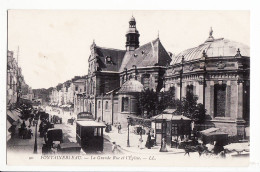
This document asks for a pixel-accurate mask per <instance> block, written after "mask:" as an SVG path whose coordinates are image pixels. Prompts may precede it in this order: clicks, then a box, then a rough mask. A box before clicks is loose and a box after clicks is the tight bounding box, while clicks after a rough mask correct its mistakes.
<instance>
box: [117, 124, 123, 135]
mask: <svg viewBox="0 0 260 172" xmlns="http://www.w3.org/2000/svg"><path fill="white" fill-rule="evenodd" d="M121 128H122V127H121V124H120V122H119V124H118V126H117V129H118V133H119V134H121Z"/></svg>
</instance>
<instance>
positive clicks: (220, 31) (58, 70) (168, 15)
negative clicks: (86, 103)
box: [8, 10, 250, 89]
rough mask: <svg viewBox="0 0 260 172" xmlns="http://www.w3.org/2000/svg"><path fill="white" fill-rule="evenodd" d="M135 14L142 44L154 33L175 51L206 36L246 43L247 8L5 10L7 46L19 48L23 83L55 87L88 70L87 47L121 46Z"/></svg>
mask: <svg viewBox="0 0 260 172" xmlns="http://www.w3.org/2000/svg"><path fill="white" fill-rule="evenodd" d="M132 15H133V16H134V17H135V19H136V22H137V29H138V31H139V33H140V38H139V41H140V45H143V44H145V43H148V42H150V41H152V40H154V39H156V38H157V36H158V33H159V37H160V40H161V42H162V44H163V46H164V47H165V49H166V50H167V51H169V52H172V53H173V54H176V55H177V54H178V53H180V52H181V51H183V50H185V49H188V48H192V47H195V46H198V45H200V44H202V43H203V42H204V41H205V40H206V39H207V38H208V36H209V30H210V27H212V29H213V37H214V38H226V39H229V40H233V41H236V42H241V43H244V44H246V45H248V46H250V13H249V11H126V10H125V11H112V10H111V11H101V10H96V11H94V10H9V12H8V50H11V51H14V53H15V57H17V50H18V46H19V53H18V57H19V58H18V63H19V66H21V68H22V73H23V75H24V78H25V82H26V83H27V84H28V85H29V86H31V87H32V88H33V89H36V88H49V87H54V86H56V85H57V84H58V83H62V82H65V81H66V80H69V79H71V78H73V77H74V76H82V75H86V74H87V71H88V57H89V55H90V46H91V44H92V42H93V40H95V43H96V44H97V45H98V46H101V47H108V48H115V49H123V50H124V49H125V40H126V39H125V34H126V31H127V29H128V25H129V24H128V21H129V19H130V18H131V16H132Z"/></svg>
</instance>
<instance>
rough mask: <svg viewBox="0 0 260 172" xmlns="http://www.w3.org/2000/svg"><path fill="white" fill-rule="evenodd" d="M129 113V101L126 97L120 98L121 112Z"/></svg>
mask: <svg viewBox="0 0 260 172" xmlns="http://www.w3.org/2000/svg"><path fill="white" fill-rule="evenodd" d="M127 111H129V99H128V97H122V112H127Z"/></svg>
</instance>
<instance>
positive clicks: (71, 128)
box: [7, 107, 112, 154]
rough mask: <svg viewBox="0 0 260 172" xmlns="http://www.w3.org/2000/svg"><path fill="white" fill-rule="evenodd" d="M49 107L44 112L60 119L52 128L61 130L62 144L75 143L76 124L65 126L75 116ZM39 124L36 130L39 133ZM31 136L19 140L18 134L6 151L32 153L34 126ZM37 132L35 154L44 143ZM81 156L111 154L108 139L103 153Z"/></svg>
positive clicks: (40, 149)
mask: <svg viewBox="0 0 260 172" xmlns="http://www.w3.org/2000/svg"><path fill="white" fill-rule="evenodd" d="M51 109H52V108H51V107H46V109H45V111H46V112H47V113H49V114H50V115H57V116H59V117H61V118H62V124H55V125H54V128H58V129H62V132H63V142H64V143H69V142H77V141H76V123H75V122H74V124H73V125H71V124H67V120H68V119H70V118H71V117H76V116H75V115H73V114H72V115H70V113H69V112H66V111H64V112H62V111H61V113H60V114H59V113H58V112H55V111H52V110H51ZM25 123H26V126H28V125H29V122H28V121H26V122H25ZM39 124H40V121H39V123H38V128H37V130H38V131H39ZM31 129H32V132H33V136H32V138H31V139H21V138H19V137H18V134H17V135H16V136H15V137H14V138H11V139H10V140H9V141H8V143H7V150H8V151H10V152H15V153H29V154H30V153H33V151H34V144H35V126H31ZM38 131H37V153H38V154H40V153H41V152H42V145H43V144H44V143H45V142H44V138H41V137H40V134H39V132H38ZM81 154H112V143H111V142H110V141H109V140H108V139H104V150H103V152H93V151H92V152H89V151H84V150H82V151H81Z"/></svg>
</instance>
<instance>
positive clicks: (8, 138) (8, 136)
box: [6, 121, 12, 141]
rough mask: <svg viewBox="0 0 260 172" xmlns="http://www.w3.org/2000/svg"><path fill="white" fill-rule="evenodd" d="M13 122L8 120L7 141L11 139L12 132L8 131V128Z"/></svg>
mask: <svg viewBox="0 0 260 172" xmlns="http://www.w3.org/2000/svg"><path fill="white" fill-rule="evenodd" d="M11 126H12V125H11V123H10V122H9V121H7V123H6V137H7V141H8V140H10V139H11V133H10V132H9V131H8V129H9V128H10V127H11Z"/></svg>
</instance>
